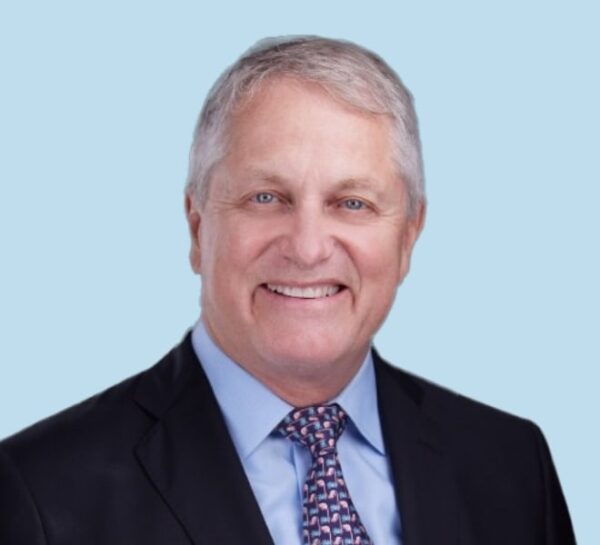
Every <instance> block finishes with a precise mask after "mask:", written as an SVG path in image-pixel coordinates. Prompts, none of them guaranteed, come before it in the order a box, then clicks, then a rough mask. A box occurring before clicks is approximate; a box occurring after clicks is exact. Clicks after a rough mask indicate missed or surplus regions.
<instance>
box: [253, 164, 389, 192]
mask: <svg viewBox="0 0 600 545" xmlns="http://www.w3.org/2000/svg"><path fill="white" fill-rule="evenodd" d="M248 177H249V178H250V179H252V180H256V181H264V182H269V183H272V184H274V185H278V186H283V187H285V186H287V185H288V184H289V179H288V178H286V177H285V176H281V175H279V174H275V173H274V172H269V171H266V170H262V169H256V168H251V169H250V170H249V171H248ZM376 185H377V184H375V183H374V181H373V179H372V178H343V179H341V180H339V181H338V182H335V183H334V184H333V189H334V190H336V191H340V190H341V191H347V190H358V189H362V190H367V191H369V192H371V193H373V194H375V195H378V194H379V193H380V191H378V190H376V189H375V187H376Z"/></svg>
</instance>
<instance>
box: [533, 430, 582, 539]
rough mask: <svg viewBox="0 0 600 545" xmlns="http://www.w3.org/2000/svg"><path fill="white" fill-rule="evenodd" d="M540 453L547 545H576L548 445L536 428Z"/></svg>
mask: <svg viewBox="0 0 600 545" xmlns="http://www.w3.org/2000/svg"><path fill="white" fill-rule="evenodd" d="M535 432H536V439H537V446H538V453H539V457H540V465H541V471H542V479H543V483H544V511H545V529H544V530H545V536H546V539H545V542H544V543H545V545H575V535H574V532H573V526H572V524H571V518H570V516H569V511H568V509H567V504H566V502H565V498H564V496H563V493H562V489H561V486H560V482H559V480H558V475H557V473H556V469H555V468H554V463H553V462H552V456H551V454H550V449H549V448H548V444H547V443H546V440H545V438H544V435H543V434H542V432H541V430H540V429H539V428H538V427H537V426H535Z"/></svg>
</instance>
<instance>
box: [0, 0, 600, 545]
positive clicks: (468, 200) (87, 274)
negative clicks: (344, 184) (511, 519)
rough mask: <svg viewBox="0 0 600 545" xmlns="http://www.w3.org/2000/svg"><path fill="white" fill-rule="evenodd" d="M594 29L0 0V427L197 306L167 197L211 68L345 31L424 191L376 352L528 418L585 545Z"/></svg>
mask: <svg viewBox="0 0 600 545" xmlns="http://www.w3.org/2000/svg"><path fill="white" fill-rule="evenodd" d="M598 28H599V16H598V12H597V11H596V8H595V7H594V2H592V1H589V2H583V1H571V2H569V3H567V2H548V1H546V2H531V1H530V2H526V1H521V2H518V1H503V2H475V1H473V2H467V1H458V2H457V1H454V2H442V1H439V2H433V1H420V2H417V1H413V2H410V3H409V2H403V1H398V2H381V1H378V2H375V1H372V2H370V3H366V2H365V3H357V2H349V1H346V2H340V1H335V0H330V1H327V2H316V1H305V2H284V1H280V2H265V1H262V2H259V1H253V2H244V3H242V2H239V3H231V2H220V3H219V4H218V7H217V5H216V4H210V7H202V6H201V3H200V2H195V3H192V2H190V3H178V2H170V3H169V4H168V6H167V3H163V2H160V3H159V2H151V1H145V2H114V1H110V2H104V3H102V4H100V3H96V5H95V6H94V3H92V2H87V3H84V2H72V3H67V2H26V1H23V2H20V3H17V2H13V3H8V2H4V3H3V4H2V7H1V8H0V56H1V59H0V60H1V68H0V70H1V76H0V77H1V85H0V98H1V100H0V150H1V151H0V153H1V161H0V183H1V186H0V187H1V189H0V192H1V193H0V222H1V223H0V233H1V234H0V236H1V237H2V238H1V255H2V262H1V263H2V264H1V271H2V281H1V283H0V296H1V300H0V320H1V322H0V332H1V336H2V339H1V342H0V365H1V372H0V436H4V435H7V434H9V433H12V432H14V431H17V430H18V429H20V428H21V427H23V426H25V425H27V424H29V423H31V422H33V421H35V420H37V419H39V418H41V417H43V416H45V415H48V414H50V413H52V412H55V411H58V410H59V409H61V408H63V407H65V406H67V405H70V404H72V403H75V402H76V401H78V400H80V399H82V398H84V397H86V396H89V395H91V394H93V393H95V392H97V391H99V390H100V389H102V388H105V387H107V386H109V385H111V384H112V383H114V382H116V381H119V380H120V379H122V378H124V377H126V376H128V375H130V374H133V373H135V372H137V371H139V370H141V369H144V368H146V367H148V366H149V365H150V364H152V363H153V362H154V361H155V360H157V359H158V358H159V357H160V356H161V355H162V354H163V353H164V352H165V351H166V350H168V349H169V348H170V347H171V346H172V345H173V344H174V343H176V342H177V341H178V340H179V339H180V338H181V336H182V335H183V333H184V331H185V329H186V328H187V327H188V326H190V325H191V324H192V323H193V322H194V320H195V319H196V317H197V314H198V279H197V278H196V277H195V276H193V275H192V273H191V272H190V270H189V267H188V264H187V250H188V241H187V232H186V226H185V223H184V218H183V213H182V210H183V207H182V187H183V183H184V179H185V173H186V159H187V153H188V147H189V144H190V140H191V133H192V128H193V125H194V122H195V118H196V115H197V113H198V111H199V108H200V106H201V103H202V100H203V98H204V96H205V93H206V91H207V89H208V87H209V86H210V84H211V83H212V81H213V80H214V79H215V78H216V77H217V76H218V74H219V73H220V72H221V70H222V69H223V68H224V67H225V66H226V65H227V64H229V63H231V62H233V61H234V60H235V58H236V57H237V56H238V55H239V54H240V53H241V52H242V51H243V50H244V49H245V48H246V47H248V46H249V45H250V44H252V43H253V42H254V41H256V40H257V39H258V38H260V37H263V36H265V35H277V34H289V33H317V34H323V35H326V36H331V37H341V38H347V39H351V40H355V41H357V42H359V43H361V44H363V45H365V46H367V47H370V48H372V49H374V50H375V51H377V52H379V53H380V54H381V55H383V57H384V58H386V59H387V60H388V61H389V62H390V64H391V65H392V66H393V67H395V68H396V69H397V71H398V72H399V73H400V75H401V76H402V78H403V79H404V81H405V83H406V84H407V85H408V86H409V87H410V88H411V89H412V91H413V93H414V95H415V97H416V103H417V110H418V112H419V116H420V121H421V128H422V137H423V144H424V152H425V162H426V172H427V182H428V194H429V201H430V207H429V216H428V223H427V226H426V230H425V232H424V234H423V236H422V239H421V240H420V242H419V244H418V246H417V249H416V253H415V256H414V262H413V270H412V272H411V275H410V277H409V279H408V280H407V281H406V282H405V285H404V286H403V287H402V288H401V290H400V292H399V295H398V299H397V301H396V304H395V307H394V310H393V312H392V314H391V316H390V318H389V319H388V321H387V323H386V325H385V327H384V328H383V330H382V331H381V332H380V334H379V336H378V342H377V344H378V346H379V348H380V350H381V351H382V352H383V354H384V355H385V356H387V357H388V358H389V359H391V360H393V361H394V362H396V363H398V364H400V365H402V366H403V367H405V368H406V369H408V370H410V371H412V372H415V373H418V374H421V375H423V376H425V377H428V378H429V379H431V380H433V381H435V382H439V383H442V384H444V385H447V386H449V387H451V388H453V389H456V390H458V391H461V392H462V393H464V394H466V395H469V396H472V397H475V398H477V399H480V400H482V401H485V402H487V403H489V404H492V405H495V406H498V407H500V408H503V409H505V410H507V411H510V412H513V413H516V414H519V415H523V416H527V417H529V418H531V419H533V420H535V421H536V422H537V423H539V424H540V425H541V426H542V428H543V429H544V431H545V433H546V436H547V438H548V440H549V442H550V445H551V448H552V452H553V454H554V459H555V462H556V465H557V467H558V470H559V473H560V476H561V480H562V483H563V487H564V491H565V494H566V496H567V499H568V501H569V504H570V508H571V512H572V516H573V519H574V523H575V527H576V530H577V533H578V538H579V542H580V543H582V544H587V543H589V544H592V543H597V542H598V536H599V535H600V534H599V533H598V531H597V528H596V521H597V514H598V492H599V491H600V479H599V471H598V465H599V464H598V460H599V459H600V448H599V442H598V437H597V435H598V433H599V428H600V426H599V424H598V418H599V417H600V410H599V409H600V402H599V401H598V393H597V388H598V364H599V363H600V350H599V346H598V345H599V341H598V338H599V336H600V335H599V329H600V328H599V322H600V320H599V310H598V309H599V305H600V297H599V290H598V278H599V277H600V267H599V258H598V246H599V244H598V238H599V237H598V235H599V233H600V220H599V219H598V218H599V214H598V203H599V201H600V190H599V189H598V184H599V182H600V176H599V172H600V168H599V166H598V163H599V150H598V148H599V145H598V143H599V136H598V134H599V127H600V115H599V106H598V102H599V99H600V85H599V76H598V73H599V69H598V64H599V62H598V56H599V55H598V53H599V51H600V39H599V37H598V36H599V31H598ZM594 536H596V538H594Z"/></svg>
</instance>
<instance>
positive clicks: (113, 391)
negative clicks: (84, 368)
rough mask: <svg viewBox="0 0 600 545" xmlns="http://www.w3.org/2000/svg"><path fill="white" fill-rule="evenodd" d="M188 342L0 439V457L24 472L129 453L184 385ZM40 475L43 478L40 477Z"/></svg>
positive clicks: (41, 472)
mask: <svg viewBox="0 0 600 545" xmlns="http://www.w3.org/2000/svg"><path fill="white" fill-rule="evenodd" d="M187 344H189V341H188V339H187V338H186V339H185V340H184V341H183V342H182V344H181V345H179V346H177V347H176V348H174V349H173V350H171V351H170V352H169V353H168V354H167V355H165V356H164V357H163V358H162V359H161V360H160V361H159V362H158V363H157V364H155V365H154V366H153V367H151V368H149V369H147V370H145V371H143V372H141V373H139V374H136V375H134V376H132V377H129V378H127V379H125V380H123V381H122V382H120V383H119V384H116V385H114V386H112V387H110V388H108V389H106V390H104V391H103V392H100V393H98V394H97V395H94V396H93V397H91V398H89V399H86V400H84V401H82V402H80V403H78V404H76V405H73V406H72V407H69V408H67V409H65V410H63V411H61V412H59V413H57V414H55V415H52V416H50V417H48V418H45V419H44V420H41V421H39V422H37V423H35V424H33V425H32V426H29V427H27V428H25V429H24V430H22V431H20V432H18V433H16V434H14V435H12V436H10V437H8V438H6V439H4V440H2V441H0V454H1V455H2V458H3V459H4V461H7V460H9V461H11V462H12V463H13V464H14V465H15V466H16V467H18V468H19V469H20V470H22V471H25V472H33V473H40V474H43V473H44V472H48V471H50V470H52V469H53V468H55V469H59V468H60V467H65V468H68V467H71V468H72V467H73V466H74V465H75V466H76V465H77V463H78V460H81V456H82V455H84V454H85V458H86V460H90V457H99V458H100V457H104V458H105V459H106V456H107V455H108V456H110V455H111V454H112V455H114V456H119V455H121V453H125V452H128V453H130V452H131V448H132V444H135V442H136V441H139V440H140V438H141V437H143V436H144V434H145V433H146V432H147V430H149V429H150V427H151V426H152V424H153V423H154V422H155V421H156V418H157V416H160V412H161V411H163V410H165V407H168V406H169V404H170V403H172V402H173V399H175V398H176V397H177V396H178V395H179V393H180V391H181V389H182V388H183V387H184V386H185V384H186V383H187V381H186V378H187V376H188V375H189V374H190V370H191V368H193V365H191V363H190V354H189V353H188V351H189V350H191V348H189V347H188V346H187ZM40 476H41V475H40Z"/></svg>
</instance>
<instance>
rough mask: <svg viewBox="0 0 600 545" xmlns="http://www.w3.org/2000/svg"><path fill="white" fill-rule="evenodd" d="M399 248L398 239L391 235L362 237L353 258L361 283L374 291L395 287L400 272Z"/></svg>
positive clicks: (354, 250) (355, 247)
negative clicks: (367, 284)
mask: <svg viewBox="0 0 600 545" xmlns="http://www.w3.org/2000/svg"><path fill="white" fill-rule="evenodd" d="M355 242H356V241H355ZM399 248H400V245H399V241H398V237H397V236H393V235H392V234H381V233H379V235H374V236H369V237H363V240H362V243H361V244H355V245H354V247H353V257H354V261H355V263H356V264H357V266H358V269H359V273H360V276H361V279H362V281H363V283H370V286H369V287H370V288H371V289H373V290H375V291H387V290H389V288H390V286H394V287H395V286H396V285H397V283H398V276H399V272H400V262H401V259H400V257H401V256H400V251H399Z"/></svg>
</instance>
